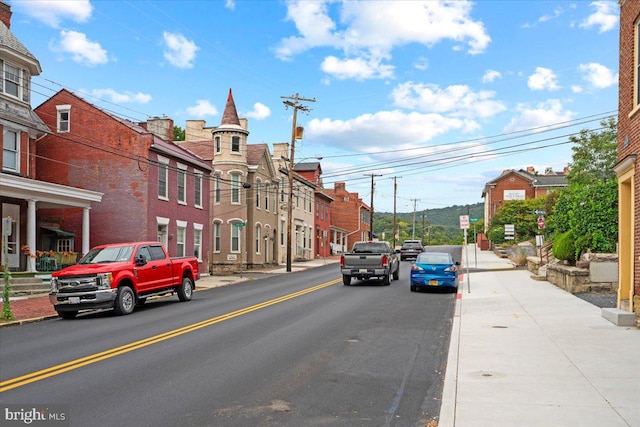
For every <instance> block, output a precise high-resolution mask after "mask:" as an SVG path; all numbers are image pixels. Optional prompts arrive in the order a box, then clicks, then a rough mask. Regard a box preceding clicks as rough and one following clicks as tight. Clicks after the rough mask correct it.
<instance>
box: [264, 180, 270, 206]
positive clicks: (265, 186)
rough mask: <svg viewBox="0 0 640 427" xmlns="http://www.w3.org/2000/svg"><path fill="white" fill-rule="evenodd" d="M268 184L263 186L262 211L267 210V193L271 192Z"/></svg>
mask: <svg viewBox="0 0 640 427" xmlns="http://www.w3.org/2000/svg"><path fill="white" fill-rule="evenodd" d="M270 187H271V186H270V185H269V183H266V184H265V185H264V210H265V211H268V210H269V191H271V188H270Z"/></svg>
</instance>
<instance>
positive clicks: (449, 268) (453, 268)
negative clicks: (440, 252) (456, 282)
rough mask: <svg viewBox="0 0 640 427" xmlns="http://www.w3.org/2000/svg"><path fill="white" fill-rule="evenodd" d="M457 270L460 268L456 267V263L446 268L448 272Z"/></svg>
mask: <svg viewBox="0 0 640 427" xmlns="http://www.w3.org/2000/svg"><path fill="white" fill-rule="evenodd" d="M457 270H458V269H457V268H456V266H455V265H452V266H451V267H447V268H445V269H444V271H447V272H456V271H457Z"/></svg>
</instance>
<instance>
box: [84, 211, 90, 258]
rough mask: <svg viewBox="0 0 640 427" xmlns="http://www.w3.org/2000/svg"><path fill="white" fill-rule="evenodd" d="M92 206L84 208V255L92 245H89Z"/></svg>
mask: <svg viewBox="0 0 640 427" xmlns="http://www.w3.org/2000/svg"><path fill="white" fill-rule="evenodd" d="M90 210H91V208H90V207H89V208H83V209H82V256H84V255H85V254H86V253H87V252H89V249H91V247H90V246H89V244H90V243H89V211H90Z"/></svg>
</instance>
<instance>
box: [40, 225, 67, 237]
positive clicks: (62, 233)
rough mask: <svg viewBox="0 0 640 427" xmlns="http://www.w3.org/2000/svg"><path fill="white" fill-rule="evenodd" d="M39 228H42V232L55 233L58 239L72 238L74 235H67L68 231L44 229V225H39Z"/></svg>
mask: <svg viewBox="0 0 640 427" xmlns="http://www.w3.org/2000/svg"><path fill="white" fill-rule="evenodd" d="M40 228H42V229H43V230H47V231H52V232H54V233H56V235H57V236H58V237H74V236H75V234H73V233H69V232H68V231H62V230H60V229H59V228H58V227H46V226H44V225H41V226H40Z"/></svg>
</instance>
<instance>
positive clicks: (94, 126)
mask: <svg viewBox="0 0 640 427" xmlns="http://www.w3.org/2000/svg"><path fill="white" fill-rule="evenodd" d="M35 111H36V113H37V114H38V115H39V116H40V117H41V118H42V120H43V121H44V122H45V123H46V124H47V126H48V127H49V129H51V131H50V133H49V134H48V135H47V136H45V137H44V138H43V139H41V140H40V141H38V159H37V162H36V164H37V168H38V171H39V175H40V176H41V178H42V179H44V180H46V181H49V182H54V183H57V184H61V185H66V186H70V187H79V188H86V189H90V190H92V191H96V192H100V193H103V194H104V196H103V198H102V202H101V203H99V204H95V205H94V206H92V209H91V217H92V220H91V227H90V228H89V227H85V226H83V212H82V211H81V210H79V209H57V208H51V209H41V210H39V211H38V221H39V222H41V223H45V222H46V223H48V224H56V226H57V227H59V228H60V229H62V230H65V231H68V232H70V233H72V234H73V235H74V236H76V237H77V236H82V237H86V235H87V234H89V235H90V240H91V243H92V245H98V244H103V243H112V242H123V241H125V242H126V241H141V240H159V241H161V242H163V243H164V244H165V245H166V247H167V249H168V251H169V254H170V255H171V256H187V255H188V256H191V255H196V256H197V257H198V259H199V260H200V261H201V265H200V268H201V269H202V271H206V268H207V266H208V253H209V209H208V208H209V182H210V173H211V166H210V165H209V164H208V163H206V162H205V161H203V160H202V159H201V158H199V157H198V156H196V155H194V154H193V153H191V152H189V151H187V150H184V149H182V148H180V147H178V146H177V145H175V144H174V143H173V142H172V140H173V121H172V120H171V119H168V118H154V119H149V120H147V122H143V123H134V122H131V121H129V120H126V119H122V118H120V117H116V116H114V115H112V114H110V113H107V112H106V111H104V110H101V109H100V108H97V107H96V106H94V105H92V104H90V103H89V102H87V101H85V100H84V99H82V98H81V97H79V96H77V95H75V94H73V93H71V92H69V91H67V90H66V89H62V90H61V91H59V92H58V93H56V94H55V95H53V96H52V97H51V98H49V99H48V100H46V101H45V102H43V103H42V104H41V105H40V106H38V107H37V108H36V109H35Z"/></svg>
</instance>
